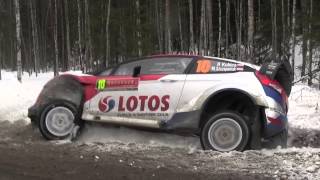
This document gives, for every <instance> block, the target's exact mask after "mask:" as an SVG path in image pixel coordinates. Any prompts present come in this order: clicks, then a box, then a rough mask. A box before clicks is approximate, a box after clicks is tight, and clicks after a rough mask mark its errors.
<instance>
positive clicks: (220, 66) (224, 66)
mask: <svg viewBox="0 0 320 180" xmlns="http://www.w3.org/2000/svg"><path fill="white" fill-rule="evenodd" d="M243 68H244V65H243V64H236V63H231V62H222V61H212V60H199V61H197V69H196V72H197V73H211V72H236V71H243Z"/></svg>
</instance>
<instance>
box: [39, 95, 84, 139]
mask: <svg viewBox="0 0 320 180" xmlns="http://www.w3.org/2000/svg"><path fill="white" fill-rule="evenodd" d="M79 122H80V120H79V118H78V110H77V109H76V107H75V106H74V105H73V104H71V103H69V102H67V101H55V102H52V103H49V104H48V105H47V106H46V107H45V108H44V110H43V111H42V113H41V116H40V122H39V129H40V132H41V134H42V135H43V136H44V137H45V138H46V139H48V140H59V139H65V138H67V137H68V136H70V135H74V134H75V133H77V132H75V130H78V129H79V127H80V126H79V125H80V123H79Z"/></svg>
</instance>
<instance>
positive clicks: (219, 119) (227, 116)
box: [201, 111, 250, 152]
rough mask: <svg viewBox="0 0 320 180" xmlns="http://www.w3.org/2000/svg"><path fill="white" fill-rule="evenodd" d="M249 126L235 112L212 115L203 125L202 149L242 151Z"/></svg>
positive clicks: (245, 143)
mask: <svg viewBox="0 0 320 180" xmlns="http://www.w3.org/2000/svg"><path fill="white" fill-rule="evenodd" d="M249 136H250V133H249V128H248V125H247V123H246V121H245V120H244V118H243V117H242V116H241V115H240V114H238V113H236V112H231V111H228V112H222V113H217V114H215V115H213V116H212V117H211V118H210V119H209V120H208V121H207V122H206V123H205V124H204V126H203V128H202V132H201V144H202V146H203V148H204V149H212V150H217V151H221V152H227V151H233V150H236V151H243V150H244V149H245V147H246V145H247V143H248V140H249Z"/></svg>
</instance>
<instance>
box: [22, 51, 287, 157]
mask: <svg viewBox="0 0 320 180" xmlns="http://www.w3.org/2000/svg"><path fill="white" fill-rule="evenodd" d="M291 82H292V76H291V69H290V65H289V64H288V63H278V64H268V65H263V66H262V67H261V68H260V67H258V66H254V65H252V64H247V63H243V62H239V61H234V60H229V59H222V58H216V57H206V56H194V55H157V56H149V57H145V58H140V59H137V60H133V61H128V62H126V63H123V64H120V65H118V66H117V67H115V68H111V69H107V70H105V71H103V72H101V73H99V74H96V75H85V74H83V75H71V74H64V75H60V76H58V77H55V78H54V79H52V80H51V81H49V82H48V83H47V84H46V85H45V86H44V88H43V90H42V92H41V93H40V95H39V97H38V99H37V101H36V103H35V104H34V105H33V106H32V107H30V108H29V114H28V116H29V117H30V119H31V120H32V122H34V123H35V124H36V125H38V126H39V129H40V131H41V133H42V135H43V136H44V137H45V138H46V139H49V140H53V139H64V138H66V137H68V136H70V134H73V133H75V131H76V130H77V129H78V128H79V127H81V126H82V125H83V122H84V121H96V122H104V123H111V124H116V125H124V126H135V127H143V128H150V129H160V130H163V131H166V132H177V133H180V132H181V133H184V134H186V133H189V134H196V135H198V136H199V137H200V140H201V144H202V146H203V148H204V149H213V150H218V151H232V150H238V151H243V150H246V149H259V148H261V147H263V146H264V145H265V144H267V145H268V146H273V147H274V146H277V145H280V146H282V147H285V146H286V142H287V132H288V125H287V124H288V123H287V111H288V95H289V94H290V91H291Z"/></svg>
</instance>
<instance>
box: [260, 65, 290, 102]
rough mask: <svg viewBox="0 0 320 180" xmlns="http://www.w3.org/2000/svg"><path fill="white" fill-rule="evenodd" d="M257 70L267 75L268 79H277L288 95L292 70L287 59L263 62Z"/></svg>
mask: <svg viewBox="0 0 320 180" xmlns="http://www.w3.org/2000/svg"><path fill="white" fill-rule="evenodd" d="M259 72H260V73H262V74H264V75H266V76H268V77H269V78H270V79H273V80H276V81H278V82H279V83H280V85H281V86H282V87H283V89H284V91H285V92H286V94H287V95H288V96H289V95H290V93H291V87H292V81H293V71H292V68H291V65H290V63H289V62H288V61H283V62H280V63H274V62H271V63H265V64H263V65H262V66H261V68H260V70H259Z"/></svg>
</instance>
